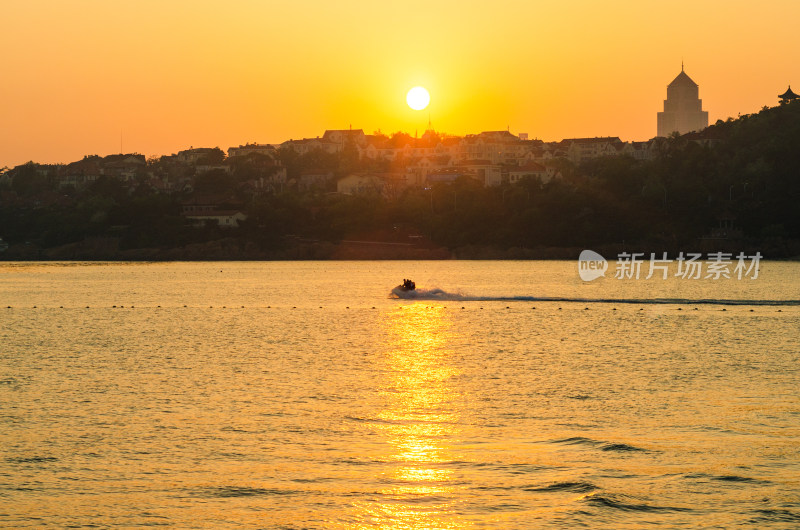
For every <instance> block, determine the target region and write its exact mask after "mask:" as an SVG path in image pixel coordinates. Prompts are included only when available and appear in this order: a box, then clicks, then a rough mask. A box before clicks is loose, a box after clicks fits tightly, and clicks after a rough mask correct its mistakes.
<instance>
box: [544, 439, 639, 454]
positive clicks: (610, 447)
mask: <svg viewBox="0 0 800 530" xmlns="http://www.w3.org/2000/svg"><path fill="white" fill-rule="evenodd" d="M546 443H551V444H556V445H582V446H586V447H594V448H597V449H599V450H601V451H606V452H617V453H630V452H643V453H646V452H648V451H647V450H646V449H642V448H641V447H636V446H633V445H629V444H626V443H614V442H604V441H600V440H593V439H591V438H585V437H583V436H573V437H571V438H563V439H560V440H553V441H551V442H546Z"/></svg>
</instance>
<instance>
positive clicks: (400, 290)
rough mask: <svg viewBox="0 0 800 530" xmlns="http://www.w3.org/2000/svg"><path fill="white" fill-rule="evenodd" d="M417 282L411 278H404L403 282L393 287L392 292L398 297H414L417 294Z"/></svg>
mask: <svg viewBox="0 0 800 530" xmlns="http://www.w3.org/2000/svg"><path fill="white" fill-rule="evenodd" d="M416 288H417V284H415V283H414V282H412V281H411V280H406V279H404V280H403V283H401V284H400V285H398V286H397V287H395V288H394V289H392V294H394V295H395V296H396V297H397V298H413V297H414V296H415V295H416V291H415V289H416Z"/></svg>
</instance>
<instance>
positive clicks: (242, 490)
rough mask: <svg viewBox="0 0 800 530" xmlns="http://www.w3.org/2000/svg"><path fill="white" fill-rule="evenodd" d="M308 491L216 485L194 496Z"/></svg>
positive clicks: (272, 494) (226, 496) (195, 493)
mask: <svg viewBox="0 0 800 530" xmlns="http://www.w3.org/2000/svg"><path fill="white" fill-rule="evenodd" d="M301 493H307V492H303V491H299V490H290V489H280V488H252V487H249V486H216V487H211V488H201V489H195V490H193V491H192V496H196V497H207V498H229V497H271V496H277V495H298V494H301Z"/></svg>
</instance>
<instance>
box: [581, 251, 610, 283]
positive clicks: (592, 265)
mask: <svg viewBox="0 0 800 530" xmlns="http://www.w3.org/2000/svg"><path fill="white" fill-rule="evenodd" d="M606 270H608V262H607V261H606V258H604V257H603V256H601V255H600V254H598V253H597V252H595V251H593V250H584V251H581V255H580V256H579V257H578V274H580V275H581V280H583V281H585V282H590V281H592V280H596V279H597V278H599V277H601V276H603V277H605V275H606Z"/></svg>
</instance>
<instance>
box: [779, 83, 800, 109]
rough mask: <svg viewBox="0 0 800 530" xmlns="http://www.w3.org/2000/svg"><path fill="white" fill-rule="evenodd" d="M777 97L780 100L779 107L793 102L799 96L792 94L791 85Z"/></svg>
mask: <svg viewBox="0 0 800 530" xmlns="http://www.w3.org/2000/svg"><path fill="white" fill-rule="evenodd" d="M778 97H779V98H780V99H781V105H786V104H787V103H791V102H792V101H795V100H796V99H797V98H798V97H800V96H798V95H797V94H795V93H794V92H792V85H789V88H787V89H786V92H784V93H783V94H781V95H780V96H778Z"/></svg>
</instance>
